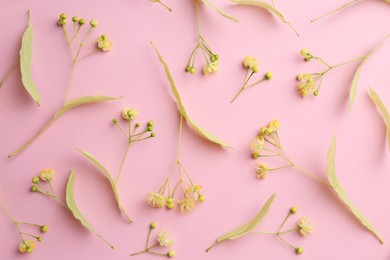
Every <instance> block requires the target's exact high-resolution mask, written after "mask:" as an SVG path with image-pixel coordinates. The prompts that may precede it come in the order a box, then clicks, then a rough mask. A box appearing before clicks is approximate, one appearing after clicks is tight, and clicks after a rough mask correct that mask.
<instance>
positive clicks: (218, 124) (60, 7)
mask: <svg viewBox="0 0 390 260" xmlns="http://www.w3.org/2000/svg"><path fill="white" fill-rule="evenodd" d="M213 2H214V3H215V4H216V5H218V6H219V7H221V8H223V9H224V10H226V11H227V12H228V13H230V14H232V15H234V16H235V17H237V18H238V19H239V20H240V23H238V24H236V23H234V22H231V21H229V20H227V19H224V18H222V17H220V16H219V15H218V14H217V13H215V12H214V11H213V10H211V9H209V8H206V7H204V6H202V7H201V8H200V17H201V26H202V32H203V35H204V37H205V38H206V40H207V41H208V42H209V44H210V45H211V47H212V48H213V50H215V52H217V53H218V54H219V56H220V72H218V73H217V74H216V75H212V76H209V77H204V76H203V75H201V74H200V73H197V74H196V75H194V76H190V75H189V74H186V73H185V72H184V71H183V69H184V67H185V66H186V63H187V59H188V57H189V54H190V52H191V50H192V48H193V47H194V46H195V44H196V24H195V13H194V3H193V1H189V0H188V1H171V0H167V1H166V3H167V4H168V5H170V6H171V7H172V8H173V10H174V11H173V12H172V13H169V12H167V11H166V10H165V9H163V8H162V7H161V6H159V5H158V4H153V3H151V2H149V1H147V0H133V1H129V0H116V1H102V0H84V1H75V0H71V1H52V0H36V1H25V0H21V1H14V0H1V2H0V24H1V36H2V40H1V48H0V57H1V59H0V75H3V74H4V73H5V72H6V70H7V69H8V68H9V67H10V66H11V64H12V63H13V62H14V60H15V59H16V58H17V57H18V52H19V48H20V40H21V36H22V33H23V31H24V28H25V26H26V23H27V15H26V13H27V9H31V14H32V25H33V28H34V46H33V49H34V50H33V55H34V56H33V65H32V66H33V76H34V79H35V82H36V84H37V86H38V88H39V90H40V93H41V96H42V105H41V107H40V108H37V107H36V105H35V104H34V102H33V101H32V100H31V98H30V97H29V96H28V94H27V93H26V92H25V91H24V89H23V86H22V85H21V82H20V73H19V72H14V73H13V74H12V75H11V77H10V78H9V80H8V81H7V82H6V83H5V84H4V86H3V88H2V89H1V91H0V122H1V134H0V143H1V148H0V170H1V174H0V183H1V185H0V186H1V188H0V200H1V201H2V202H3V203H4V204H5V205H7V207H8V209H9V210H10V211H11V212H12V214H13V215H14V216H15V217H16V218H17V219H19V220H26V221H31V222H37V223H42V224H44V223H45V224H47V225H49V228H50V232H48V233H47V234H45V235H44V241H43V242H42V243H40V244H39V245H38V247H37V248H36V249H35V251H34V253H33V254H32V255H29V256H27V257H29V259H129V256H128V255H129V253H132V252H135V251H138V250H142V249H143V246H144V242H145V239H146V234H147V230H148V227H147V226H148V224H149V223H150V222H151V221H153V220H156V221H158V222H159V225H160V227H161V228H166V229H168V230H170V231H171V232H172V233H173V234H174V236H175V237H176V244H175V245H174V247H173V248H174V249H175V250H176V252H177V259H239V258H240V259H295V258H297V259H298V258H299V259H329V258H332V259H376V260H381V259H390V243H389V239H390V229H389V227H388V222H389V219H390V207H389V205H388V201H389V200H388V199H387V198H388V197H389V195H390V189H389V185H390V175H389V164H390V157H389V151H388V149H387V145H386V143H385V142H386V139H385V128H384V124H383V121H382V118H381V116H380V115H379V113H378V112H377V111H376V108H375V107H374V105H373V104H372V103H371V101H370V100H369V98H368V95H367V89H368V86H369V85H371V86H372V87H373V88H374V89H375V90H377V92H378V93H379V94H380V96H381V97H382V98H383V100H384V102H385V103H386V104H387V106H388V107H390V91H389V88H388V86H390V78H389V77H388V75H389V73H388V68H389V57H390V42H387V43H385V44H384V45H383V47H382V48H381V49H379V50H378V51H377V52H376V53H375V55H373V56H372V57H371V58H370V59H369V60H368V62H367V63H366V65H365V67H364V69H363V70H362V74H361V80H360V83H359V89H358V93H357V97H356V103H355V106H354V109H353V111H352V113H348V108H347V98H348V91H349V87H350V85H351V81H352V77H353V74H354V71H355V70H356V68H357V64H356V63H355V64H350V65H346V66H343V67H341V68H339V69H337V70H334V71H332V72H330V73H329V74H328V75H326V77H325V80H324V82H323V87H322V89H321V91H320V95H319V96H318V97H313V96H310V97H308V98H307V99H304V100H303V99H301V98H300V97H299V96H298V95H297V94H296V93H295V85H296V81H295V75H296V74H297V73H301V72H315V71H317V70H320V69H323V67H322V66H320V65H319V64H316V63H315V62H311V63H305V62H303V61H302V58H301V57H300V55H299V50H300V49H301V48H303V47H306V48H308V49H310V50H311V51H312V52H313V53H314V54H317V55H318V56H321V57H323V58H324V59H325V60H326V61H328V62H329V63H331V64H337V63H340V62H343V61H346V60H350V59H352V58H355V57H358V56H362V55H364V54H365V53H367V52H368V51H369V50H370V49H371V48H372V47H373V46H374V45H375V44H376V43H377V42H378V41H380V40H381V39H382V38H383V37H384V36H385V35H386V34H387V33H389V27H388V25H389V22H390V15H389V13H390V6H389V5H388V4H386V3H385V2H384V1H364V2H363V3H360V4H357V5H355V6H353V7H350V8H348V9H346V10H344V11H342V12H340V13H338V14H336V15H333V16H331V17H329V18H326V19H324V20H321V21H318V22H317V23H314V24H311V23H310V22H309V21H310V20H311V19H313V18H315V17H317V16H319V15H321V14H323V13H324V12H325V11H327V10H330V9H332V8H336V7H338V6H339V5H341V4H343V3H344V0H333V1H318V0H317V1H306V0H295V1H276V4H277V6H278V8H279V9H280V10H281V11H282V12H283V13H284V14H285V15H286V17H287V18H288V19H289V20H290V21H291V22H292V23H293V24H294V25H295V26H296V28H297V29H298V31H299V32H300V33H301V36H300V37H296V36H295V35H294V33H293V32H292V31H291V30H290V29H289V28H288V26H287V25H285V24H283V23H281V22H280V21H279V20H277V19H276V18H275V17H274V16H272V15H270V14H268V13H267V12H265V11H263V10H261V9H257V8H250V7H235V6H234V5H233V4H230V3H229V2H228V1H222V0H214V1H213ZM61 12H66V13H68V16H70V17H71V16H73V15H77V16H79V17H83V18H85V19H87V20H90V19H97V20H98V21H99V28H98V29H97V30H96V32H95V34H94V36H98V35H100V34H102V33H106V34H107V35H108V36H109V37H110V38H111V39H112V41H113V44H114V48H113V50H112V51H111V52H109V53H104V54H99V55H96V56H93V57H91V58H90V59H88V60H84V61H83V62H81V63H80V64H79V66H78V67H77V70H76V74H75V77H74V84H73V87H72V90H71V97H72V98H75V97H78V96H82V95H94V94H98V93H99V94H105V95H111V96H122V95H123V96H124V98H123V99H122V100H120V101H116V102H106V103H102V104H96V105H91V106H86V107H82V108H78V109H77V111H76V110H74V111H71V112H70V113H68V114H66V115H65V116H64V117H63V118H61V119H60V120H59V121H58V122H57V123H56V124H55V125H53V126H52V127H51V128H50V129H49V130H48V131H47V132H46V133H45V134H44V135H42V136H41V137H40V138H39V139H38V140H37V141H36V142H35V143H34V144H33V145H32V146H31V147H29V148H28V149H27V150H25V151H24V152H23V153H21V154H20V155H18V156H17V157H15V158H14V159H12V160H9V159H8V158H7V155H8V154H9V153H10V152H11V151H13V150H14V149H16V148H17V147H18V146H19V145H21V144H22V143H23V142H24V141H26V140H27V139H28V138H29V137H30V136H32V134H33V133H34V132H35V131H37V130H38V129H39V128H40V127H41V126H42V125H43V124H44V123H45V122H46V121H47V120H48V119H49V117H50V116H51V115H52V114H53V113H54V112H55V111H56V110H57V108H58V107H59V106H60V105H61V104H62V102H63V97H64V95H65V87H66V81H67V79H68V76H69V73H70V66H71V59H70V54H69V51H68V48H67V46H66V42H65V38H64V36H63V33H62V30H61V28H59V27H57V26H56V21H57V19H58V15H59V14H60V13H61ZM69 28H70V27H69ZM150 40H153V41H154V42H155V44H156V45H157V47H158V48H159V49H160V51H161V53H162V54H163V56H164V58H165V59H166V61H167V62H168V64H169V66H170V68H171V71H172V74H173V76H174V78H175V80H176V83H177V86H178V88H179V90H180V92H181V95H182V99H183V102H184V104H185V106H186V108H187V110H188V113H189V114H190V115H191V116H192V118H193V119H194V120H196V121H197V122H199V123H200V124H201V125H202V126H204V127H205V128H207V129H208V130H210V131H211V132H213V133H215V134H216V135H218V136H219V137H221V138H222V139H224V140H226V141H227V142H228V143H229V144H231V145H232V146H234V148H235V149H234V150H223V149H220V148H219V147H218V146H216V145H213V144H211V143H209V142H207V141H204V140H203V139H202V138H201V137H199V136H198V135H197V134H195V133H194V132H193V131H192V130H191V129H190V128H189V127H187V126H185V128H184V130H183V131H184V132H183V145H182V163H183V164H184V165H185V167H186V168H187V169H188V170H189V172H190V174H191V176H192V178H193V179H194V180H195V182H197V183H199V184H201V185H203V188H204V193H205V196H206V202H205V203H204V204H202V205H199V207H198V208H197V209H196V210H195V211H194V212H193V213H191V214H188V215H180V214H179V213H178V212H177V211H168V210H165V209H163V210H155V209H152V208H150V207H148V206H147V205H146V204H145V195H146V194H147V193H148V192H151V191H156V190H158V188H159V187H160V185H161V184H162V182H163V181H164V180H165V178H166V176H167V174H168V171H169V170H170V168H171V167H172V165H173V163H174V162H175V159H176V145H177V135H178V125H179V116H178V112H177V109H176V105H175V103H174V100H173V97H172V95H171V93H170V90H169V84H168V81H167V79H166V77H165V75H164V72H163V69H162V66H161V65H160V63H159V61H158V59H157V57H156V55H155V53H154V51H153V50H152V48H151V47H150V45H149V41H150ZM246 55H251V56H254V57H257V58H258V59H259V60H260V71H261V74H262V73H264V72H265V71H272V72H273V75H274V78H273V79H272V80H271V81H270V82H266V83H264V84H262V85H259V86H257V87H255V88H253V89H250V90H248V91H246V92H244V93H243V94H242V96H241V97H240V98H239V99H238V100H237V101H236V102H235V103H234V104H233V105H231V104H229V101H230V99H231V98H232V97H233V96H234V94H235V93H236V91H238V89H239V87H240V83H241V81H242V79H243V77H244V74H245V71H244V69H243V67H242V64H241V62H242V59H243V57H244V56H246ZM202 64H203V61H202V59H200V58H199V59H198V60H197V63H196V66H197V69H198V71H200V69H201V65H202ZM123 107H135V108H138V109H139V110H140V115H139V120H138V121H139V122H141V123H143V122H145V123H146V122H147V121H148V120H150V119H153V120H154V121H155V131H156V133H157V137H156V138H155V139H153V140H149V141H147V142H143V143H139V144H137V145H134V146H133V147H132V148H131V151H130V153H129V155H130V157H129V158H128V161H127V163H126V165H125V168H124V174H123V175H122V179H121V183H120V185H119V192H120V195H121V197H122V200H123V203H124V205H125V208H126V209H127V211H128V213H129V214H130V216H132V217H133V218H134V220H135V222H134V223H133V224H131V225H128V224H127V223H126V222H125V221H124V219H123V218H121V216H120V214H119V211H118V209H117V206H116V204H115V200H114V198H113V194H112V191H111V189H110V186H109V184H108V182H107V181H106V179H105V178H104V177H103V176H102V175H101V174H100V173H99V172H98V171H97V170H96V169H95V168H94V167H93V166H91V164H90V163H89V162H87V161H86V160H85V159H84V158H82V157H81V156H80V155H79V154H78V153H77V152H76V151H75V148H76V147H79V148H81V149H84V150H87V151H89V152H91V153H92V154H94V155H95V156H96V157H97V158H98V159H99V160H100V161H101V162H102V163H103V164H104V165H105V166H106V167H107V168H108V169H109V170H111V171H113V172H114V171H116V170H117V168H118V166H119V164H120V160H121V158H122V154H123V152H124V149H125V146H126V143H125V141H124V139H123V137H122V136H121V135H120V133H119V132H118V131H117V130H116V129H115V128H114V126H113V125H112V123H111V119H112V118H113V117H118V116H119V113H120V111H121V109H122V108H123ZM272 119H279V120H280V121H281V129H280V136H281V138H282V143H283V144H284V146H285V148H286V149H287V151H289V153H290V155H291V156H292V157H293V158H294V159H295V161H296V162H297V163H298V164H299V165H301V166H302V167H304V168H306V169H308V170H309V171H312V172H315V173H316V174H318V175H319V176H321V177H323V178H326V153H327V150H328V147H329V144H330V141H331V138H332V135H333V134H334V133H336V134H337V138H338V149H337V155H336V156H337V173H338V176H339V178H340V181H341V182H342V184H343V186H344V188H345V191H346V193H347V194H348V196H349V197H350V198H351V200H352V201H354V202H355V204H356V205H357V207H358V208H359V209H361V211H362V212H363V213H364V214H365V216H366V217H367V218H368V219H369V220H370V221H371V222H372V223H373V224H374V226H375V227H376V229H377V230H378V232H379V234H380V235H381V236H382V237H383V239H384V240H385V244H384V245H380V244H379V243H378V241H377V240H376V239H375V238H374V236H373V235H372V234H371V233H369V232H368V231H367V230H366V229H364V228H363V227H362V226H361V225H360V224H359V223H358V221H357V220H356V219H355V218H354V217H353V215H352V214H350V213H349V211H348V210H346V209H345V208H344V206H343V205H342V203H341V202H340V201H339V200H338V198H337V197H336V195H335V194H334V193H332V192H331V191H330V190H328V189H326V188H324V187H322V186H321V185H320V184H318V183H316V182H314V181H312V180H311V179H309V178H307V177H305V176H303V175H302V174H301V173H299V172H297V171H295V170H284V171H280V172H275V173H273V174H271V175H270V176H269V178H268V179H266V180H264V181H261V180H257V179H256V178H255V173H254V169H253V167H254V164H255V161H254V160H252V159H251V157H250V153H249V149H248V146H249V143H250V141H251V140H252V138H253V137H254V136H255V135H256V133H257V132H258V129H259V128H260V127H261V126H263V125H264V124H266V123H268V122H269V121H270V120H272ZM271 166H272V165H271ZM275 166H276V165H275ZM47 167H51V168H54V169H55V170H56V176H55V181H54V186H55V188H56V190H57V192H58V193H61V194H64V191H65V190H64V189H65V185H66V180H67V177H68V174H69V171H70V170H71V169H74V170H75V171H76V173H77V176H76V184H75V193H76V199H77V203H78V204H79V207H80V209H81V210H82V212H83V214H84V215H85V216H86V217H87V218H88V220H89V221H90V222H91V224H92V225H93V226H94V227H95V228H96V230H97V231H98V232H99V233H101V234H102V235H103V236H104V237H105V238H106V239H107V240H109V241H110V242H112V243H113V244H114V245H115V247H116V249H115V250H114V251H112V250H110V249H109V248H108V247H106V246H105V245H104V244H103V243H102V242H101V241H100V240H99V239H98V238H97V237H95V236H94V235H93V234H92V233H90V232H88V231H87V230H86V229H84V228H82V226H81V225H80V224H79V223H78V222H77V221H76V220H74V218H73V217H72V216H71V215H70V214H69V213H68V212H66V211H65V210H64V209H63V208H62V207H60V206H59V205H58V204H56V203H55V202H54V201H52V200H50V199H48V198H44V197H43V196H40V195H38V194H32V193H30V192H29V188H30V186H31V178H32V177H33V176H34V175H36V174H38V173H39V171H40V170H41V169H43V168H47ZM274 192H276V193H277V194H278V195H277V197H276V200H275V202H274V204H273V206H272V208H271V210H270V212H269V215H268V216H267V218H266V219H265V220H264V222H263V223H262V225H261V227H260V229H259V230H262V231H273V230H275V229H276V228H277V226H278V225H279V224H280V222H281V220H282V219H283V217H284V216H285V214H286V212H287V210H288V208H289V207H291V206H293V205H297V206H298V207H299V214H297V216H294V218H292V220H291V221H289V222H288V223H287V227H294V225H295V221H297V220H298V218H299V216H301V215H307V216H310V217H311V218H312V221H313V225H315V227H316V229H315V234H313V235H311V236H309V237H307V238H303V237H301V236H299V235H298V234H290V235H288V236H286V238H287V239H288V240H289V241H290V242H291V243H293V244H294V245H297V246H298V245H300V246H302V247H303V248H304V249H305V253H304V254H303V255H300V256H297V255H295V253H294V252H293V250H291V249H290V248H288V247H286V246H285V245H284V244H282V243H281V242H279V241H277V240H276V239H275V238H273V237H266V236H262V237H261V236H255V235H253V236H247V237H244V238H242V239H240V240H236V241H228V242H226V243H224V244H221V245H219V246H218V247H215V248H214V249H213V250H212V251H211V252H209V253H207V254H206V253H205V252H204V250H205V249H206V248H207V247H208V246H209V245H211V244H212V243H213V242H214V240H215V239H216V238H217V237H218V236H220V235H221V234H223V233H224V232H227V231H229V230H230V229H232V228H234V227H236V226H238V225H241V224H243V223H244V222H245V221H247V220H248V219H250V218H251V217H253V215H254V214H255V213H256V212H257V211H258V209H259V208H260V206H261V205H262V204H263V203H264V202H265V200H266V199H267V198H268V197H269V196H270V195H271V194H272V193H274ZM0 218H1V219H2V220H1V221H0V230H1V232H0V252H1V253H0V255H1V256H0V258H1V259H7V260H8V259H19V258H22V257H25V256H22V255H19V254H18V253H17V250H16V249H17V245H18V244H19V238H18V236H17V234H16V231H15V227H14V226H13V224H12V223H11V222H10V221H9V220H8V219H7V218H6V216H5V214H4V213H3V212H0ZM152 257H153V256H150V255H140V256H138V257H137V259H152ZM153 258H154V257H153ZM156 259H158V257H156Z"/></svg>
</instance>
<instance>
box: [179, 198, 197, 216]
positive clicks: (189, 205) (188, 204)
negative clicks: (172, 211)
mask: <svg viewBox="0 0 390 260" xmlns="http://www.w3.org/2000/svg"><path fill="white" fill-rule="evenodd" d="M177 203H178V205H179V211H180V213H189V212H191V211H193V210H194V209H195V207H196V201H195V200H194V199H192V198H190V197H186V196H185V198H184V199H182V200H179V201H178V202H177Z"/></svg>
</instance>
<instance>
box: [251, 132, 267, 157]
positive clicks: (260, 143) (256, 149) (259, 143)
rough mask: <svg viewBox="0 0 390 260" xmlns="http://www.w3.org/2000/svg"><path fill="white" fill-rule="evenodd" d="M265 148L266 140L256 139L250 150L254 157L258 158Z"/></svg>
mask: <svg viewBox="0 0 390 260" xmlns="http://www.w3.org/2000/svg"><path fill="white" fill-rule="evenodd" d="M263 148H264V138H262V137H256V138H255V139H254V140H253V141H252V143H251V145H250V150H251V152H252V155H253V156H254V157H258V156H259V155H260V153H261V150H263Z"/></svg>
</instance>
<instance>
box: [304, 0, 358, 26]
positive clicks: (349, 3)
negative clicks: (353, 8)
mask: <svg viewBox="0 0 390 260" xmlns="http://www.w3.org/2000/svg"><path fill="white" fill-rule="evenodd" d="M360 1H362V0H353V1H351V2H348V3H346V4H343V5H342V6H340V7H338V8H336V9H334V10H332V11H330V12H327V13H326V14H323V15H321V16H320V17H317V18H316V19H314V20H311V21H310V22H312V23H313V22H315V21H317V20H319V19H322V18H324V17H326V16H328V15H331V14H333V13H335V12H337V11H339V10H341V9H343V8H345V7H348V6H350V5H353V4H355V3H358V2H360Z"/></svg>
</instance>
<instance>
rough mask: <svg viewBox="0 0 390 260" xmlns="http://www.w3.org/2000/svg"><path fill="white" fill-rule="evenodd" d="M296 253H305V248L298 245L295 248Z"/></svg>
mask: <svg viewBox="0 0 390 260" xmlns="http://www.w3.org/2000/svg"><path fill="white" fill-rule="evenodd" d="M295 253H297V254H298V255H300V254H302V253H303V248H302V247H297V248H296V249H295Z"/></svg>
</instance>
